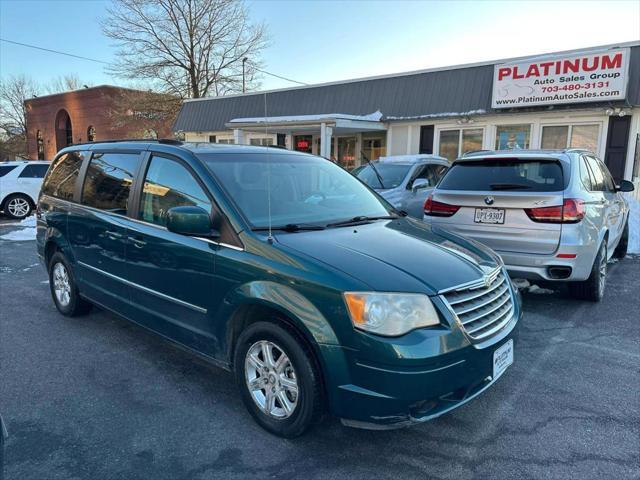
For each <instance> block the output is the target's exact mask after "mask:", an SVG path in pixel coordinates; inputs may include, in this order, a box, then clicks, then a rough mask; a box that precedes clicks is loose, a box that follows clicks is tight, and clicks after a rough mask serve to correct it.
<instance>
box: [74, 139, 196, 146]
mask: <svg viewBox="0 0 640 480" xmlns="http://www.w3.org/2000/svg"><path fill="white" fill-rule="evenodd" d="M119 142H140V143H161V144H164V145H182V144H183V143H184V142H183V141H181V140H175V139H173V138H113V139H109V140H94V141H93V142H80V143H73V144H71V145H69V146H70V147H71V146H73V147H75V146H78V145H96V144H98V143H119Z"/></svg>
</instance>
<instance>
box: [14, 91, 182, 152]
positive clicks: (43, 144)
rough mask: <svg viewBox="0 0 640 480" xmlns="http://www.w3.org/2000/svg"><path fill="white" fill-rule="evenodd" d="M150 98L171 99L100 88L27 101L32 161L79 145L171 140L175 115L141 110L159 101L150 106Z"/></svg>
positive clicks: (137, 92) (140, 92) (139, 92)
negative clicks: (121, 141) (110, 140)
mask: <svg viewBox="0 0 640 480" xmlns="http://www.w3.org/2000/svg"><path fill="white" fill-rule="evenodd" d="M150 96H152V98H157V99H159V100H164V99H166V98H167V97H163V96H161V95H158V94H153V93H149V92H143V91H139V90H131V89H126V88H120V87H114V86H110V85H100V86H97V87H89V88H83V89H81V90H74V91H70V92H64V93H57V94H54V95H47V96H43V97H35V98H32V99H29V100H26V101H25V106H26V110H27V151H28V155H29V158H30V159H32V160H37V159H42V160H51V159H53V157H54V156H55V154H56V152H58V150H60V149H62V148H64V147H66V146H68V145H71V144H73V143H82V142H92V141H97V140H109V139H119V138H143V137H144V138H153V137H157V138H171V137H172V132H171V125H172V123H173V116H172V115H171V114H170V113H167V112H166V111H163V110H162V109H157V110H156V111H152V112H149V111H144V112H141V111H140V107H136V106H135V105H134V103H140V104H141V105H142V104H144V105H149V104H150V103H153V102H149V97H150ZM140 99H143V100H140ZM172 101H173V102H175V99H172ZM160 103H162V102H160V101H159V102H158V104H160ZM142 108H144V109H146V107H142Z"/></svg>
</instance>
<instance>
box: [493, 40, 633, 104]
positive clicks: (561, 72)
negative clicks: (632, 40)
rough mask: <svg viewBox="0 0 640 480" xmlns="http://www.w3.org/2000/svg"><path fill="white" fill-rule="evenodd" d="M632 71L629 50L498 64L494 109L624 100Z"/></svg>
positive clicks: (495, 78)
mask: <svg viewBox="0 0 640 480" xmlns="http://www.w3.org/2000/svg"><path fill="white" fill-rule="evenodd" d="M628 71H629V49H628V48H620V49H615V50H603V51H597V52H588V53H581V54H577V55H570V56H557V55H554V56H549V57H540V58H537V59H534V60H529V61H526V62H518V63H504V64H500V65H496V66H495V67H494V71H493V94H492V97H491V106H492V107H493V108H513V107H533V106H536V105H556V104H563V103H581V102H608V101H610V100H620V99H624V98H625V97H626V93H627V82H628V79H629V77H628Z"/></svg>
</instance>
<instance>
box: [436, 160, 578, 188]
mask: <svg viewBox="0 0 640 480" xmlns="http://www.w3.org/2000/svg"><path fill="white" fill-rule="evenodd" d="M564 183H565V182H564V179H563V173H562V167H561V166H560V164H559V163H558V162H555V161H548V160H535V159H531V160H529V159H495V160H490V159H485V160H477V161H476V160H473V161H462V162H458V163H455V164H454V165H453V166H452V167H451V168H450V169H449V171H448V172H447V173H446V174H445V176H444V177H443V178H442V180H441V181H440V184H439V185H438V189H439V190H470V191H491V190H503V191H526V192H529V191H531V192H557V191H562V190H564V188H565V185H564Z"/></svg>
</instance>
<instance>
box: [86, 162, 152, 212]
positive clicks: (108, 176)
mask: <svg viewBox="0 0 640 480" xmlns="http://www.w3.org/2000/svg"><path fill="white" fill-rule="evenodd" d="M139 163H140V154H138V153H94V154H93V157H91V162H90V163H89V167H88V168H87V175H86V177H85V180H84V186H83V187H82V204H83V205H87V206H89V207H93V208H98V209H100V210H106V211H108V212H111V213H117V214H120V215H126V214H127V205H128V201H129V192H130V191H131V185H132V184H133V177H134V175H135V173H136V170H137V169H138V165H139Z"/></svg>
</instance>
